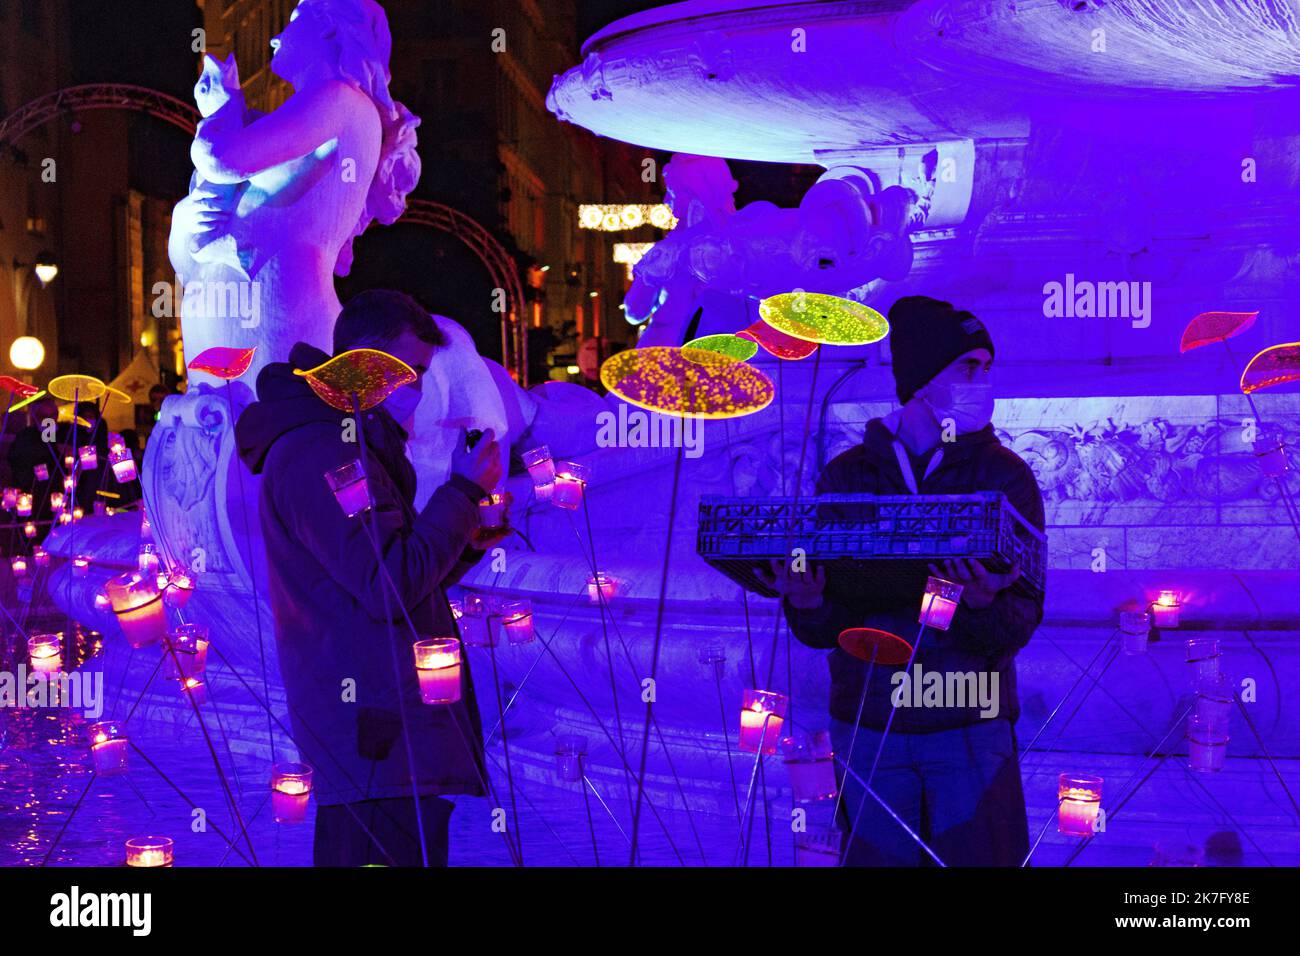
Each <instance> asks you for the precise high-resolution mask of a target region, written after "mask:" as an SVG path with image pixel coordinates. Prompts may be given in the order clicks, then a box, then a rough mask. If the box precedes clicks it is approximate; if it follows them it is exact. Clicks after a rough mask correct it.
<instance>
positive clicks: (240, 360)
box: [188, 345, 257, 381]
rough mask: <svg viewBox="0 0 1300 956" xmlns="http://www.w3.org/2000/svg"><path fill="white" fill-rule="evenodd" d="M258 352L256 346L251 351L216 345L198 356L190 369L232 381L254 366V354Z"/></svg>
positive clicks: (191, 363)
mask: <svg viewBox="0 0 1300 956" xmlns="http://www.w3.org/2000/svg"><path fill="white" fill-rule="evenodd" d="M256 351H257V347H256V346H254V347H253V348H251V349H237V348H231V347H229V346H225V345H214V346H213V347H212V348H210V349H204V350H203V351H202V352H200V353H199V354H198V355H196V356H195V357H194V361H192V362H190V364H189V366H188V367H189V368H192V369H194V371H196V372H207V373H208V374H209V375H215V376H216V377H217V378H221V379H225V380H226V381H230V380H231V379H234V378H239V376H241V375H243V374H244V373H245V372H247V371H248V367H249V366H250V365H252V364H253V353H254V352H256Z"/></svg>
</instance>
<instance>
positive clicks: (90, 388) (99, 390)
mask: <svg viewBox="0 0 1300 956" xmlns="http://www.w3.org/2000/svg"><path fill="white" fill-rule="evenodd" d="M45 390H46V391H47V392H49V393H50V394H51V395H53V396H54V397H55V398H57V399H59V400H60V401H64V402H73V401H83V402H91V401H94V400H95V399H97V398H99V397H100V396H102V395H103V394H104V393H105V392H106V391H108V386H107V385H105V384H104V383H103V382H102V381H100V380H99V379H97V378H95V376H93V375H60V376H58V377H57V378H52V379H50V384H49V385H47V386H45Z"/></svg>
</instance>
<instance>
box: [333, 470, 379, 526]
mask: <svg viewBox="0 0 1300 956" xmlns="http://www.w3.org/2000/svg"><path fill="white" fill-rule="evenodd" d="M325 480H326V481H327V482H329V486H330V490H331V491H333V492H334V500H335V501H337V502H338V503H339V507H340V508H342V509H343V513H344V514H345V515H347V516H348V517H349V518H355V517H356V516H357V515H359V514H361V513H362V512H364V511H369V510H370V507H371V501H370V484H369V482H367V481H366V472H365V469H363V468H362V467H361V459H359V458H358V459H354V460H352V461H350V462H348V463H347V464H345V465H340V466H339V467H338V468H335V469H333V470H332V471H327V472H325Z"/></svg>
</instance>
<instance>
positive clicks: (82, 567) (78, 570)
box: [72, 554, 90, 578]
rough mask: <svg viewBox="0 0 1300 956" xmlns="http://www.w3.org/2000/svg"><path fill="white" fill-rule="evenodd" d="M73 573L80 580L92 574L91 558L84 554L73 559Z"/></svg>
mask: <svg viewBox="0 0 1300 956" xmlns="http://www.w3.org/2000/svg"><path fill="white" fill-rule="evenodd" d="M72 573H73V574H75V575H76V576H77V577H79V578H84V577H85V576H86V575H88V574H89V573H90V558H88V557H86V556H85V555H84V554H79V555H77V556H76V557H75V558H73V559H72Z"/></svg>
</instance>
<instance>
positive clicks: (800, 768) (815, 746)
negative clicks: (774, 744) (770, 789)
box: [781, 730, 838, 803]
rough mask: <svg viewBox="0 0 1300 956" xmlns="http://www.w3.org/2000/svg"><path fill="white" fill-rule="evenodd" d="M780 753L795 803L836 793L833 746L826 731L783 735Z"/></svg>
mask: <svg viewBox="0 0 1300 956" xmlns="http://www.w3.org/2000/svg"><path fill="white" fill-rule="evenodd" d="M781 753H782V756H783V759H784V761H785V769H786V773H788V774H789V775H790V789H791V790H792V791H793V792H794V800H795V803H816V802H817V801H818V800H830V799H831V798H833V797H834V796H835V794H836V793H837V792H838V788H837V786H836V783H835V748H834V746H833V745H832V744H831V734H830V731H829V730H819V731H817V732H815V733H811V734H803V733H800V734H795V735H794V736H792V737H785V738H783V739H782V740H781Z"/></svg>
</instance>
